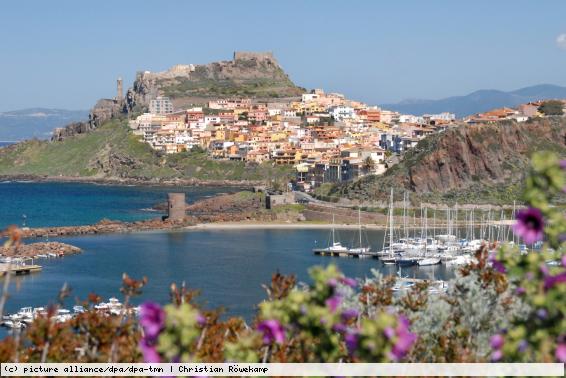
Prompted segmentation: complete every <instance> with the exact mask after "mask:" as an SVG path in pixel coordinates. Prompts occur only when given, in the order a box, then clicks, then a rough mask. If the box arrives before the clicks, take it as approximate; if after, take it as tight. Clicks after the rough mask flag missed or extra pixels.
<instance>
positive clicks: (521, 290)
mask: <svg viewBox="0 0 566 378" xmlns="http://www.w3.org/2000/svg"><path fill="white" fill-rule="evenodd" d="M526 292H527V290H525V288H524V287H521V286H519V287H517V288H516V289H515V294H517V295H524V294H525V293H526Z"/></svg>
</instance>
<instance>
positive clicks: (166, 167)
mask: <svg viewBox="0 0 566 378" xmlns="http://www.w3.org/2000/svg"><path fill="white" fill-rule="evenodd" d="M288 174H289V168H288V167H274V166H272V165H271V164H262V165H256V164H245V163H243V162H235V161H220V160H211V159H209V158H208V157H207V155H206V154H205V153H204V152H190V153H188V152H186V153H179V154H173V155H162V154H159V153H157V152H156V151H154V150H152V149H151V148H150V146H149V145H147V144H145V143H142V142H140V141H139V140H138V138H137V137H136V136H135V135H133V134H132V133H131V132H130V131H129V129H128V127H127V124H126V121H124V120H112V121H110V122H108V123H106V124H104V125H103V126H101V127H99V128H98V129H96V130H94V131H92V132H90V133H88V134H79V135H76V136H74V137H72V138H68V139H65V140H64V141H62V142H47V141H38V140H31V141H26V142H22V143H18V144H16V145H12V146H9V147H6V148H3V149H0V175H5V176H15V175H34V176H68V177H92V178H132V179H148V180H149V179H173V178H182V179H197V180H269V181H270V180H272V179H278V178H281V177H283V176H286V175H288Z"/></svg>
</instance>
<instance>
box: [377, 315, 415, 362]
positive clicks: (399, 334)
mask: <svg viewBox="0 0 566 378" xmlns="http://www.w3.org/2000/svg"><path fill="white" fill-rule="evenodd" d="M409 325H410V323H409V319H407V318H406V317H405V316H403V315H400V316H399V318H398V322H397V327H396V328H395V344H394V345H393V348H392V349H391V352H390V353H389V357H390V358H391V359H392V360H393V361H399V360H401V359H402V358H403V357H405V355H407V353H408V352H409V350H410V349H411V347H412V346H413V344H414V343H415V341H416V340H417V335H415V334H414V333H412V332H411V331H410V330H409ZM384 333H385V335H386V336H388V335H389V336H390V335H391V332H390V331H389V332H387V329H385V330H384Z"/></svg>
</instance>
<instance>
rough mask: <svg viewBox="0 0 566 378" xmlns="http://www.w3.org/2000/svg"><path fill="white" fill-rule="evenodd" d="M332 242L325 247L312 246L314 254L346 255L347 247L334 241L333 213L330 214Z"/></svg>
mask: <svg viewBox="0 0 566 378" xmlns="http://www.w3.org/2000/svg"><path fill="white" fill-rule="evenodd" d="M331 235H332V243H331V244H330V245H329V246H328V247H326V248H313V250H312V251H313V253H314V254H315V255H323V256H325V255H329V256H348V251H349V250H348V248H347V247H345V246H343V245H342V244H341V243H340V242H337V241H336V231H335V229H334V214H332V232H331Z"/></svg>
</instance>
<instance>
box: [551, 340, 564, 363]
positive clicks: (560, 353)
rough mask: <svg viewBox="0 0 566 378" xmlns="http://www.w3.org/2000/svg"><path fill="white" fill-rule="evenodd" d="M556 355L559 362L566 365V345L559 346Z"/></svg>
mask: <svg viewBox="0 0 566 378" xmlns="http://www.w3.org/2000/svg"><path fill="white" fill-rule="evenodd" d="M554 355H555V356H556V359H557V360H558V361H559V362H562V363H566V344H564V343H561V344H558V346H557V347H556V351H555V352H554Z"/></svg>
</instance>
